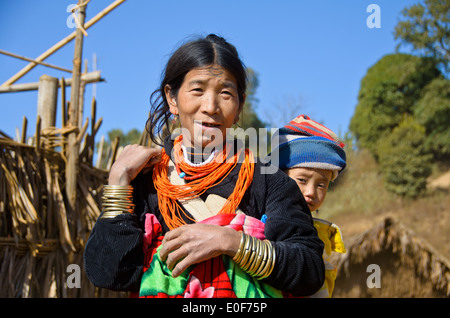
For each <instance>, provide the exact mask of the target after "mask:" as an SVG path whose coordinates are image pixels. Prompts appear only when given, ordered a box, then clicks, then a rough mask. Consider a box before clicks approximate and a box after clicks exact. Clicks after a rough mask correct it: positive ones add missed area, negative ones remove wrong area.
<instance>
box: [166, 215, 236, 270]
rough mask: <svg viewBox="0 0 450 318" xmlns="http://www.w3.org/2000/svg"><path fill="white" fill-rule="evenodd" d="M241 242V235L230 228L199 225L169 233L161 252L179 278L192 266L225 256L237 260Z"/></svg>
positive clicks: (168, 265) (191, 225)
mask: <svg viewBox="0 0 450 318" xmlns="http://www.w3.org/2000/svg"><path fill="white" fill-rule="evenodd" d="M240 242H241V233H240V232H238V231H236V230H234V229H231V228H227V227H223V226H219V225H211V224H202V223H195V224H189V225H183V226H180V227H179V228H176V229H174V230H172V231H169V232H167V233H166V235H165V237H164V239H163V241H162V247H161V249H160V251H159V254H160V257H161V260H162V261H166V263H167V267H168V268H169V269H170V270H172V276H173V277H177V276H179V275H180V274H181V273H183V272H184V271H185V270H186V269H187V268H188V267H189V266H191V265H193V264H197V263H200V262H202V261H205V260H208V259H211V258H214V257H216V256H219V255H221V254H227V255H228V256H230V257H233V256H234V255H235V254H236V252H237V250H238V248H239V244H240Z"/></svg>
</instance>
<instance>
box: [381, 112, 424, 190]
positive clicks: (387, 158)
mask: <svg viewBox="0 0 450 318" xmlns="http://www.w3.org/2000/svg"><path fill="white" fill-rule="evenodd" d="M424 141H425V128H424V127H423V126H421V125H419V124H418V123H417V122H416V121H415V120H414V119H413V118H412V116H406V117H405V119H404V120H403V121H402V122H401V123H400V124H399V125H398V126H397V127H396V128H394V129H393V130H392V132H391V133H390V134H389V135H388V136H387V137H386V138H384V139H382V140H381V141H380V142H379V147H378V154H379V162H380V169H381V172H382V174H383V176H384V181H385V186H386V188H387V189H388V190H389V191H391V192H394V193H396V194H398V195H401V196H403V197H408V198H415V197H417V196H419V195H420V194H421V193H423V192H424V191H425V190H426V185H427V178H428V176H429V175H430V174H431V163H432V156H431V155H430V154H428V153H427V151H426V149H425V146H424Z"/></svg>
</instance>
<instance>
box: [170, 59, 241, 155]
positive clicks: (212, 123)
mask: <svg viewBox="0 0 450 318" xmlns="http://www.w3.org/2000/svg"><path fill="white" fill-rule="evenodd" d="M165 94H166V98H167V101H168V103H169V107H170V112H171V113H172V114H174V115H178V116H179V119H180V123H181V127H182V128H183V143H184V145H185V146H188V147H200V146H201V147H202V148H205V147H206V146H215V145H220V144H223V142H225V137H226V133H227V128H230V127H231V126H232V125H233V124H234V123H236V122H237V121H238V120H239V113H240V111H241V105H243V101H242V103H241V104H240V103H239V96H238V90H237V84H236V79H235V78H234V76H233V75H232V74H231V73H230V72H228V71H227V70H226V69H224V68H222V67H220V66H218V65H212V66H207V67H201V68H196V69H193V70H191V71H189V72H188V73H187V74H186V76H185V78H184V81H183V84H182V85H181V87H180V89H179V91H178V94H177V96H174V95H173V93H172V92H171V88H170V86H169V85H166V87H165Z"/></svg>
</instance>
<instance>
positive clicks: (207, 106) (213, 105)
mask: <svg viewBox="0 0 450 318" xmlns="http://www.w3.org/2000/svg"><path fill="white" fill-rule="evenodd" d="M218 109H219V105H218V103H217V98H216V96H215V95H214V94H205V96H204V99H203V100H202V111H203V112H205V113H207V114H209V115H212V114H215V113H217V112H218Z"/></svg>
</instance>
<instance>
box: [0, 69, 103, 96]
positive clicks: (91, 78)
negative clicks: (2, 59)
mask: <svg viewBox="0 0 450 318" xmlns="http://www.w3.org/2000/svg"><path fill="white" fill-rule="evenodd" d="M81 79H82V80H83V81H84V82H86V83H96V82H102V81H104V79H102V78H101V75H100V71H95V72H90V73H86V74H82V75H81ZM64 84H65V86H72V79H71V78H67V79H65V83H64ZM58 85H59V86H61V83H58ZM61 87H62V86H61ZM37 89H39V82H34V83H24V84H14V85H10V86H5V87H3V86H0V93H16V92H25V91H34V90H37Z"/></svg>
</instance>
